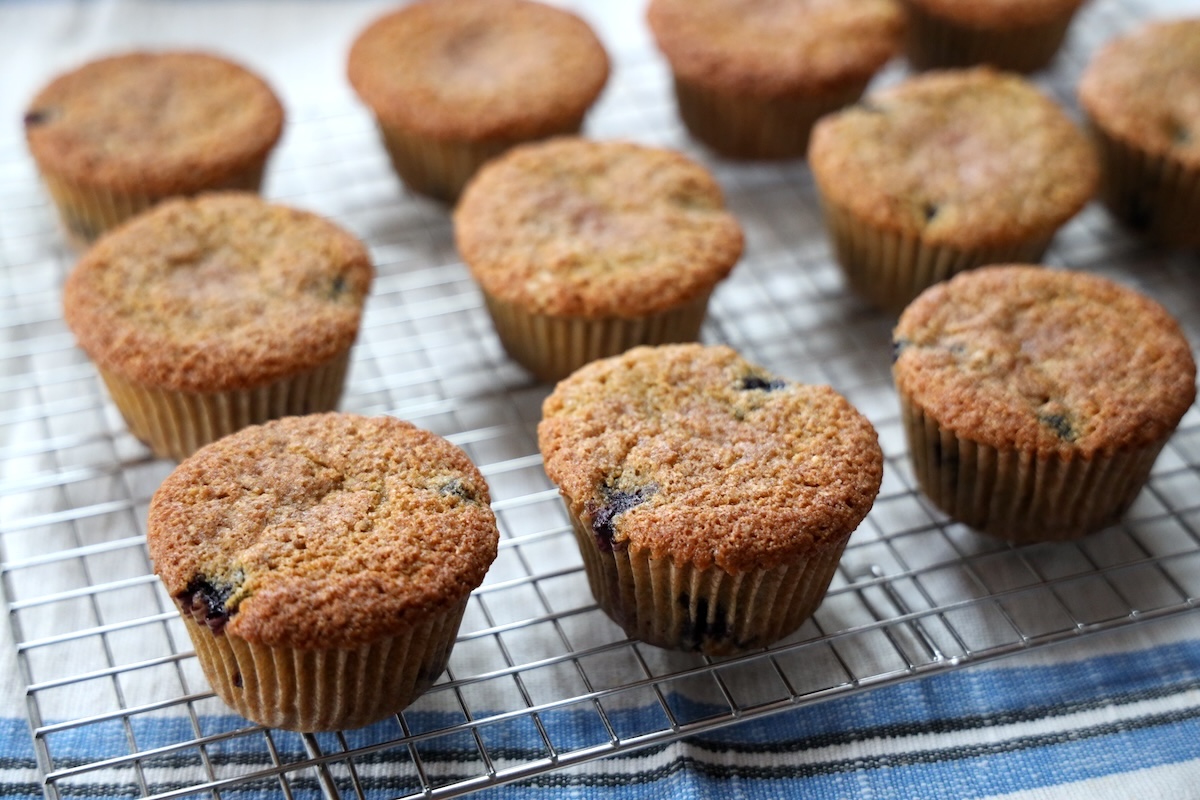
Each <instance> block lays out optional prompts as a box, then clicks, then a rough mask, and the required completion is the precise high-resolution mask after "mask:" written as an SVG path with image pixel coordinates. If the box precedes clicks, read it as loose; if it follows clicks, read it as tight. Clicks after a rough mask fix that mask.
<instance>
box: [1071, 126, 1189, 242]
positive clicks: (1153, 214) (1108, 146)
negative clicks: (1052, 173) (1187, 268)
mask: <svg viewBox="0 0 1200 800" xmlns="http://www.w3.org/2000/svg"><path fill="white" fill-rule="evenodd" d="M1091 130H1092V134H1093V137H1094V139H1095V141H1096V144H1097V145H1098V149H1099V152H1100V165H1101V174H1102V176H1103V177H1102V179H1101V184H1100V199H1101V200H1102V201H1103V202H1104V205H1105V206H1106V207H1107V208H1108V209H1109V211H1110V212H1112V214H1113V216H1115V217H1116V218H1117V219H1118V220H1120V221H1121V223H1122V224H1124V225H1126V226H1127V227H1128V228H1130V229H1131V230H1133V231H1135V232H1136V233H1138V234H1139V235H1141V236H1144V237H1145V238H1146V239H1148V240H1149V241H1151V242H1155V243H1157V244H1164V245H1172V246H1182V247H1200V223H1198V221H1200V170H1197V169H1194V168H1190V167H1188V166H1187V165H1185V164H1184V163H1182V162H1181V161H1179V160H1178V159H1175V158H1172V157H1170V156H1169V155H1155V154H1152V153H1147V152H1145V151H1144V150H1141V149H1139V148H1136V147H1131V146H1130V145H1128V144H1126V143H1125V142H1122V141H1121V140H1120V139H1116V138H1114V137H1112V136H1109V135H1108V134H1107V133H1105V132H1104V131H1103V130H1102V129H1100V128H1099V127H1098V126H1096V125H1094V124H1093V125H1092V126H1091Z"/></svg>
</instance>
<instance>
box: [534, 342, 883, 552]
mask: <svg viewBox="0 0 1200 800" xmlns="http://www.w3.org/2000/svg"><path fill="white" fill-rule="evenodd" d="M747 377H757V378H761V379H763V380H764V381H770V380H772V379H774V378H775V376H773V375H771V374H770V373H768V372H766V371H765V370H763V369H762V368H760V367H757V366H754V365H752V364H749V363H747V362H746V361H745V360H744V359H742V358H741V357H740V356H739V355H738V354H737V353H736V352H734V351H733V350H731V349H730V348H728V347H722V346H705V345H698V344H688V345H668V346H663V347H653V348H652V347H639V348H634V349H632V350H629V351H627V352H626V353H625V354H623V355H621V356H615V357H613V358H608V359H603V360H601V361H595V362H592V363H591V364H588V365H587V366H585V367H583V368H581V369H579V370H577V371H576V372H575V373H574V374H573V375H571V377H569V378H567V379H566V380H564V381H562V382H560V383H559V384H558V386H557V388H556V389H555V390H554V393H553V394H551V395H550V397H549V398H548V399H547V400H546V402H545V404H544V406H543V409H542V421H541V423H540V424H539V426H538V444H539V447H540V448H541V451H542V455H543V457H544V459H545V466H546V473H547V474H548V475H549V476H550V479H551V480H553V481H554V482H555V483H556V484H558V486H559V488H560V490H561V491H562V494H563V496H564V498H565V499H566V502H567V504H568V506H569V507H570V509H571V511H572V513H573V514H574V515H575V516H576V517H577V518H579V519H580V520H581V521H582V523H583V525H584V526H585V527H589V526H591V525H592V521H593V519H594V514H595V512H596V510H597V508H598V507H599V506H600V505H602V504H603V502H604V495H605V492H612V491H617V492H628V493H638V492H642V493H646V497H645V498H644V501H643V502H641V503H640V504H637V505H635V506H633V507H632V508H630V509H629V510H627V511H625V512H624V513H621V514H620V515H619V516H617V517H616V518H615V521H614V528H615V533H614V536H613V541H614V544H615V546H617V547H631V548H644V549H646V550H647V551H649V553H650V554H651V557H652V558H656V559H672V560H674V562H675V563H676V564H679V565H682V564H685V563H690V564H694V565H695V566H696V567H697V568H699V569H707V568H708V567H710V566H712V565H716V566H717V567H719V568H721V569H723V570H726V571H727V572H730V573H733V574H737V573H741V572H745V571H747V570H751V569H772V568H774V567H777V566H780V565H782V564H787V563H794V562H795V561H796V560H797V559H802V558H805V557H806V556H807V555H810V554H811V553H812V552H813V550H814V548H819V547H824V546H827V545H828V546H832V545H833V544H835V543H839V544H841V543H844V542H845V539H846V538H848V537H849V536H850V534H851V532H853V531H854V529H855V528H856V527H858V524H859V523H860V522H861V521H862V520H863V518H864V517H866V515H867V512H868V511H869V510H870V508H871V505H872V503H873V502H874V500H875V495H876V493H877V492H878V491H879V484H880V480H881V478H882V475H883V456H882V453H881V451H880V449H879V444H878V441H877V439H876V435H875V430H874V428H872V427H871V424H870V423H869V422H868V421H867V420H866V418H865V417H863V416H862V415H861V414H859V413H858V412H857V411H856V410H855V409H854V408H853V407H852V406H851V405H850V404H849V403H848V402H847V401H846V400H845V399H844V398H843V397H842V396H841V395H839V394H837V393H836V392H835V391H833V389H831V388H829V387H828V386H806V385H803V384H798V383H790V382H789V383H787V384H786V385H785V386H782V387H779V388H774V389H773V390H770V391H768V390H765V389H762V388H757V389H743V388H741V387H742V385H743V384H742V381H743V379H745V378H747ZM651 487H653V488H651Z"/></svg>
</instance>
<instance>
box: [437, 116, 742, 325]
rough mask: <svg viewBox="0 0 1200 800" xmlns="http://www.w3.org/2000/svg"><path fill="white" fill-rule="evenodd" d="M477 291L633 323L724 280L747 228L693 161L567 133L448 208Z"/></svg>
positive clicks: (516, 158)
mask: <svg viewBox="0 0 1200 800" xmlns="http://www.w3.org/2000/svg"><path fill="white" fill-rule="evenodd" d="M454 231H455V239H456V241H457V244H458V249H459V252H460V253H461V254H462V257H463V260H464V261H466V263H467V266H468V267H470V269H471V273H472V274H473V275H474V276H475V279H476V280H477V281H479V283H480V285H481V286H482V287H483V289H484V291H485V292H487V293H489V294H491V295H494V296H496V297H499V298H501V299H503V300H506V301H508V302H510V303H515V304H517V305H519V306H521V307H523V308H525V309H527V310H529V311H530V312H533V313H540V314H551V315H564V316H565V315H571V316H579V317H585V318H599V317H637V316H643V315H646V314H652V313H656V312H659V311H662V310H664V309H668V308H674V307H677V306H679V305H682V304H684V303H687V302H689V301H691V300H693V299H695V298H697V297H699V296H700V295H702V294H704V293H706V292H708V291H710V290H711V289H712V288H713V286H715V285H716V284H717V283H718V282H719V281H720V280H721V279H722V278H724V277H725V276H726V275H728V274H729V272H730V270H732V269H733V265H734V264H735V263H736V262H737V260H738V258H739V257H740V256H741V252H742V231H741V227H740V226H739V225H738V223H737V221H736V220H735V219H734V218H733V216H732V215H730V214H729V213H728V212H726V211H725V209H724V201H723V199H722V195H721V189H720V187H719V186H718V185H717V182H716V181H715V180H714V179H713V177H712V175H711V174H710V173H709V172H708V171H707V170H706V169H704V168H703V167H702V166H700V165H699V164H697V163H695V162H694V161H691V160H690V159H688V158H686V157H684V156H682V155H680V154H679V153H675V152H672V151H670V150H663V149H658V148H651V147H644V146H641V145H636V144H631V143H628V142H595V141H589V140H585V139H580V138H574V137H566V138H560V139H554V140H550V141H547V142H543V143H538V144H531V145H524V146H521V147H518V148H514V149H513V150H510V151H509V152H508V153H507V154H505V155H504V156H501V157H500V158H498V159H496V160H494V161H492V162H490V163H489V164H488V165H486V166H485V167H484V168H483V169H482V170H481V171H480V172H479V173H478V174H477V175H476V176H475V178H474V179H473V180H472V181H471V183H470V184H468V185H467V189H466V191H465V192H464V193H463V197H462V199H461V201H460V202H459V205H458V208H457V209H456V210H455V212H454Z"/></svg>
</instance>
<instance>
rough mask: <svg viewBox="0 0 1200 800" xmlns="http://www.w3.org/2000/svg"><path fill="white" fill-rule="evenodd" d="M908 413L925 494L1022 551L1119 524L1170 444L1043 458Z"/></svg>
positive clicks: (904, 403) (904, 409)
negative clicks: (1032, 544) (959, 433)
mask: <svg viewBox="0 0 1200 800" xmlns="http://www.w3.org/2000/svg"><path fill="white" fill-rule="evenodd" d="M900 406H901V413H902V415H903V418H904V429H905V433H906V435H907V437H908V444H909V449H910V451H911V453H912V464H913V471H914V473H915V474H916V478H917V482H918V484H919V485H920V487H921V491H923V492H924V493H925V495H926V496H927V497H928V498H929V499H930V500H931V501H933V503H934V504H935V505H936V506H937V507H938V508H940V509H941V510H942V511H944V512H946V514H948V515H949V516H951V517H953V518H954V519H956V520H958V521H960V522H963V523H965V524H967V525H969V526H971V527H972V528H975V529H976V530H979V531H982V532H984V533H988V534H991V535H993V536H998V537H1000V538H1003V539H1007V540H1009V541H1011V542H1014V543H1018V544H1024V543H1029V542H1043V541H1057V540H1066V539H1077V538H1079V537H1081V536H1085V535H1087V534H1089V533H1092V532H1095V531H1097V530H1100V529H1101V528H1103V527H1105V526H1107V525H1110V524H1112V523H1113V522H1116V521H1117V520H1118V519H1119V518H1120V516H1121V515H1122V514H1123V513H1124V512H1125V510H1126V509H1128V508H1129V506H1130V505H1132V503H1133V501H1134V499H1135V498H1136V497H1137V495H1138V493H1139V492H1140V491H1141V490H1142V487H1143V486H1145V484H1146V481H1147V479H1148V478H1149V476H1150V468H1151V467H1152V466H1153V465H1154V460H1155V459H1156V458H1157V457H1158V454H1159V452H1161V451H1162V448H1163V445H1165V444H1166V439H1164V440H1163V441H1161V442H1156V443H1154V444H1152V445H1148V446H1146V447H1141V448H1136V449H1131V450H1125V451H1118V452H1115V453H1113V454H1111V455H1103V454H1100V455H1096V456H1095V457H1093V458H1090V459H1087V458H1064V457H1062V456H1058V455H1052V456H1049V457H1039V456H1038V455H1037V453H1035V452H1032V451H1028V452H1026V451H1020V450H1017V449H1011V450H998V449H996V448H993V447H990V446H988V445H985V444H980V443H978V442H974V441H972V440H970V439H965V438H960V437H959V436H957V435H956V434H955V433H954V432H952V431H949V430H946V429H944V428H942V427H941V426H940V425H939V424H938V423H937V421H936V420H935V419H933V418H932V417H931V416H929V415H927V414H926V413H924V411H923V410H922V409H921V408H919V407H918V406H917V405H915V404H914V403H912V402H911V401H910V400H909V399H908V398H907V397H904V396H901V398H900Z"/></svg>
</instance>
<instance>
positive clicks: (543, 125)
mask: <svg viewBox="0 0 1200 800" xmlns="http://www.w3.org/2000/svg"><path fill="white" fill-rule="evenodd" d="M608 67H609V65H608V55H607V54H606V53H605V51H604V47H603V45H601V43H600V40H599V39H597V38H596V35H595V34H594V33H593V32H592V30H591V28H589V27H588V26H587V24H586V23H585V22H584V21H583V20H581V19H580V18H579V17H577V16H575V15H574V14H571V13H569V12H566V11H563V10H560V9H557V8H552V7H550V6H546V5H543V4H541V3H535V2H529V0H424V2H418V3H413V4H412V5H409V6H406V7H404V8H402V9H400V10H398V11H394V12H392V13H390V14H388V15H386V16H384V17H382V18H380V19H378V20H376V21H375V22H374V23H372V24H371V25H370V26H369V27H367V29H366V30H364V31H363V32H362V34H360V35H359V37H358V39H357V40H355V42H354V45H353V47H352V48H351V49H350V58H349V67H348V72H349V78H350V83H351V84H352V85H353V86H354V89H355V91H357V92H358V94H359V96H360V97H361V98H362V100H363V102H364V103H366V104H367V105H368V106H369V107H370V108H371V110H372V111H373V112H374V113H375V117H376V120H377V121H378V124H379V128H380V132H381V134H382V136H383V142H384V145H385V146H386V148H387V151H388V154H389V155H390V156H391V159H392V165H393V166H394V167H395V169H396V172H397V173H399V175H400V178H401V179H402V180H403V181H404V183H405V184H406V185H407V186H408V188H409V189H411V190H412V191H414V192H419V193H421V194H425V195H429V196H431V197H434V198H437V199H439V200H445V201H450V202H453V201H454V200H456V199H457V198H458V195H459V193H460V192H461V191H462V188H463V186H464V185H465V184H466V182H467V180H468V179H469V178H470V177H471V175H473V174H474V173H475V171H476V170H477V169H478V168H479V166H480V165H481V164H483V163H484V162H485V161H487V160H488V159H490V158H493V157H495V156H496V155H499V154H500V153H502V152H504V151H505V150H507V149H508V148H509V147H512V146H513V145H514V144H517V143H519V142H526V141H532V140H536V139H544V138H547V137H550V136H555V135H562V134H570V133H576V132H578V131H579V129H580V127H581V126H582V124H583V118H584V115H585V114H586V112H587V110H588V108H589V107H591V105H592V104H593V103H594V102H595V100H596V98H597V97H598V96H599V94H600V91H601V89H603V88H604V84H605V82H606V81H607V80H608Z"/></svg>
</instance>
